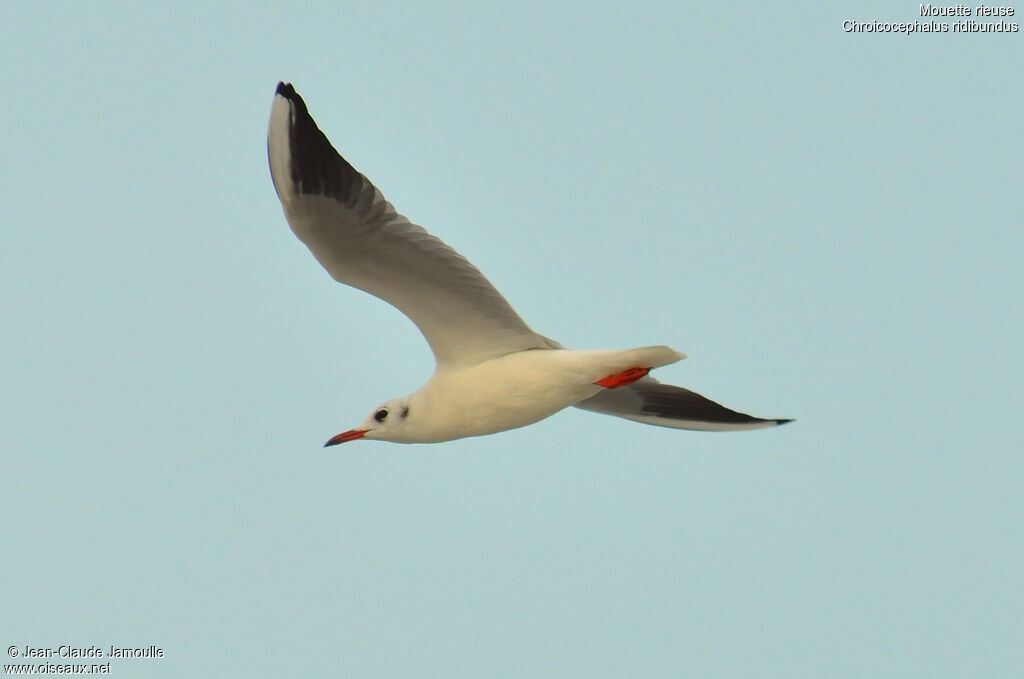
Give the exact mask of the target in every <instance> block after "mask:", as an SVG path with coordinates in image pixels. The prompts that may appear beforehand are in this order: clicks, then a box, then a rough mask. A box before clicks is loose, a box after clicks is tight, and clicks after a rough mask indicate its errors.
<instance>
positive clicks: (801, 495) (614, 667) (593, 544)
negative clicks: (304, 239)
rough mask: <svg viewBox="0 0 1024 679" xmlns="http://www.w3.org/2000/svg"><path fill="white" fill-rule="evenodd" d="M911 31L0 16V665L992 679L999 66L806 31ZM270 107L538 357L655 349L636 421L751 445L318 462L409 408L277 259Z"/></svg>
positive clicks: (358, 313) (398, 367) (724, 19)
mask: <svg viewBox="0 0 1024 679" xmlns="http://www.w3.org/2000/svg"><path fill="white" fill-rule="evenodd" d="M371 5H372V6H371ZM1018 9H1019V10H1020V9H1024V8H1018ZM917 13H918V4H917V3H916V2H904V3H895V4H894V3H891V2H875V3H871V2H854V3H811V2H804V3H789V4H788V5H787V4H783V5H780V4H778V3H766V4H763V5H762V6H760V7H750V6H748V5H747V4H746V3H733V4H721V3H694V4H681V3H668V2H666V3H651V2H639V3H638V2H633V3H628V4H626V3H621V4H620V5H619V6H601V5H600V3H598V4H595V3H583V2H580V3H530V2H525V3H524V2H514V3H512V2H508V3H504V2H502V3H468V2H467V3H450V2H449V3H440V4H439V3H424V4H410V3H405V2H385V3H358V4H355V3H315V2H314V3H305V4H303V5H302V8H301V10H298V9H296V8H295V7H291V8H287V7H284V6H282V5H281V4H271V3H234V4H232V3H219V4H211V3H181V4H179V3H174V4H173V5H171V6H168V7H157V6H155V5H150V6H145V7H143V6H135V5H128V4H125V3H70V2H65V3H54V4H50V5H48V6H46V7H43V6H38V5H32V4H29V3H3V5H2V8H0V24H2V25H3V27H4V28H3V35H4V37H3V40H0V58H2V60H3V63H4V64H5V67H4V69H3V73H2V74H0V83H2V85H3V92H4V94H5V101H6V104H5V105H4V106H3V107H2V109H0V122H2V126H3V130H4V133H3V135H2V137H3V147H2V148H3V154H2V160H0V166H2V168H3V171H2V182H0V224H2V227H3V244H2V246H0V277H2V281H3V291H4V292H3V294H2V295H0V316H2V319H3V322H2V330H0V381H2V384H3V389H2V390H0V454H2V474H0V498H2V499H0V502H2V511H0V515H2V518H0V530H2V531H3V536H4V537H3V544H4V549H3V557H2V559H0V576H2V582H0V609H2V614H0V642H2V644H3V647H7V646H10V645H15V646H17V647H19V648H22V649H23V648H24V646H26V645H29V646H34V647H39V646H49V647H54V648H55V647H56V646H58V645H60V644H65V643H66V644H71V645H74V646H77V647H86V646H90V645H93V644H95V645H98V646H100V647H102V648H104V649H106V648H107V647H109V646H110V645H115V646H138V647H148V646H149V645H150V644H154V645H156V646H159V647H161V648H163V649H164V652H165V654H166V655H165V657H164V658H162V659H157V660H141V659H140V660H121V661H118V660H114V661H113V665H112V674H113V675H114V676H122V677H180V676H239V677H242V676H245V677H253V676H300V675H310V676H347V677H422V678H432V677H567V676H576V677H623V676H643V677H669V676H702V677H779V678H786V679H794V678H801V677H807V678H816V679H817V678H820V677H857V678H862V677H876V678H881V677H893V678H896V677H899V678H901V679H905V678H907V677H929V678H932V677H986V678H993V677H1011V676H1018V675H1017V673H1018V672H1019V671H1020V668H1021V667H1022V666H1024V581H1022V573H1024V538H1022V525H1024V502H1022V500H1024V492H1022V489H1021V484H1022V480H1024V456H1022V450H1024V435H1022V433H1021V424H1022V420H1021V415H1020V403H1021V387H1020V385H1021V382H1022V381H1024V370H1022V367H1024V361H1022V359H1021V352H1020V340H1019V338H1020V336H1021V335H1022V334H1024V323H1022V314H1021V291H1022V288H1024V273H1022V272H1024V267H1022V266H1021V260H1022V255H1024V236H1022V229H1021V215H1022V195H1024V192H1022V181H1024V155H1022V153H1021V124H1022V120H1024V95H1022V90H1021V88H1020V74H1021V71H1022V67H1024V51H1022V42H1021V41H1022V37H1021V33H1016V34H985V35H980V34H975V35H958V34H953V33H946V34H915V35H898V34H897V35H892V34H885V35H874V34H848V33H845V32H844V31H843V30H842V21H843V20H844V19H848V18H851V19H857V20H860V21H870V20H876V19H877V20H887V21H913V20H915V19H918V18H919V17H918V16H917ZM1013 20H1014V21H1016V22H1017V23H1019V24H1024V17H1020V16H1018V17H1015V18H1014V19H1013ZM278 80H288V81H290V82H292V83H294V84H295V86H296V88H297V89H298V91H299V92H300V93H301V94H302V96H303V97H304V98H305V100H306V101H307V103H308V105H309V107H310V110H311V112H312V114H313V116H314V117H315V119H316V120H317V122H318V123H319V125H320V127H321V128H322V129H323V130H324V131H325V132H326V133H327V135H328V136H329V138H330V139H331V140H332V142H333V143H334V145H335V146H336V147H337V148H338V149H339V151H341V152H342V153H343V154H344V155H345V156H346V157H347V158H348V159H349V160H350V161H351V162H352V163H353V164H354V165H355V166H356V167H357V168H358V169H360V170H361V171H362V172H363V173H364V174H366V175H367V176H368V177H370V178H371V179H372V180H373V181H374V182H375V183H376V184H377V186H378V187H380V188H381V190H382V191H383V192H384V193H385V195H386V196H387V197H388V198H389V199H390V200H391V201H392V202H393V203H394V204H395V206H396V207H397V208H398V209H399V210H400V211H401V212H403V213H404V214H406V215H407V216H408V217H409V218H411V219H412V220H414V221H416V222H417V223H420V224H422V225H424V226H426V227H427V228H428V229H430V230H431V231H432V232H433V233H435V234H437V235H438V236H440V237H441V238H443V239H444V240H445V241H447V242H448V243H449V244H450V245H452V246H453V247H455V248H456V249H458V250H459V251H460V252H461V253H462V254H464V255H465V256H466V257H468V258H469V259H470V260H471V261H473V262H474V263H475V264H477V265H478V266H479V267H480V269H481V270H482V271H483V272H484V273H485V274H486V275H487V276H488V277H490V279H491V281H492V282H493V283H494V284H495V285H496V286H497V287H498V288H499V289H500V290H501V291H502V292H503V294H505V295H506V297H508V299H509V300H510V301H511V302H512V304H513V305H514V306H515V307H516V309H517V310H518V311H519V312H520V313H521V315H522V316H523V317H524V318H525V319H526V320H527V321H528V322H529V323H530V324H531V325H532V326H533V327H534V328H535V329H536V330H538V331H539V332H542V333H544V334H546V335H549V336H551V337H554V338H556V339H558V340H559V341H561V342H563V343H564V344H566V345H567V346H571V347H575V348H626V347H632V346H641V345H647V344H668V345H671V346H673V347H675V348H677V349H679V350H681V351H684V352H686V353H687V354H688V355H689V358H688V359H687V360H686V361H684V362H682V363H679V364H676V365H673V366H669V367H667V368H664V369H662V370H660V371H658V377H659V378H661V379H663V380H665V381H668V382H673V383H678V384H682V385H685V386H687V387H689V388H692V389H694V390H697V391H699V392H701V393H703V394H705V395H707V396H709V397H711V398H714V399H717V400H720V401H721V402H723V403H724V404H726V405H728V406H730V407H733V408H736V409H739V410H741V411H744V412H749V413H752V414H754V415H759V416H763V417H795V418H797V422H795V423H793V424H790V425H787V426H785V427H782V428H779V429H771V430H761V431H754V432H739V433H728V434H718V433H700V432H685V431H677V430H669V429H659V428H655V427H649V426H643V425H639V424H636V423H631V422H628V421H625V420H621V419H617V418H611V417H605V416H600V415H596V414H593V413H587V412H583V411H578V410H570V411H566V412H563V413H560V414H558V415H556V416H554V417H552V418H550V419H548V420H546V421H544V422H541V423H539V424H537V425H534V426H531V427H527V428H524V429H519V430H515V431H511V432H506V433H503V434H499V435H495V436H490V437H486V438H478V439H467V440H461V441H455V442H451V443H445V444H439V445H429V446H427V445H414V446H402V445H397V444H389V443H382V442H357V443H351V444H346V445H344V446H341V447H337V448H329V449H326V450H325V449H323V448H322V447H321V446H322V444H323V442H324V441H325V440H326V439H327V438H328V437H330V436H332V435H334V434H336V433H338V432H340V431H342V430H345V429H348V428H350V427H352V426H355V425H356V424H358V423H359V422H361V421H362V420H363V418H364V417H366V415H367V413H368V412H369V411H370V409H371V408H373V407H374V406H375V405H377V404H378V403H379V402H381V401H383V400H385V399H387V398H390V397H394V396H399V395H402V394H406V393H409V392H411V391H414V390H415V389H416V388H418V387H419V386H420V384H421V383H422V382H423V381H425V380H426V379H427V378H428V377H429V375H430V373H431V371H432V368H433V364H432V358H431V354H430V352H429V350H428V348H427V346H426V344H425V342H423V340H422V338H421V337H420V335H419V334H418V333H417V332H416V329H415V328H414V326H413V325H412V324H411V323H409V322H408V321H407V320H406V319H405V318H404V317H403V316H402V315H401V314H399V313H398V312H397V311H395V310H394V309H392V308H391V307H389V306H387V305H386V304H383V303H381V302H380V301H378V300H376V299H374V298H372V297H370V296H368V295H366V294H364V293H361V292H359V291H356V290H353V289H349V288H346V287H344V286H340V285H338V284H336V283H334V282H332V281H331V280H330V278H329V277H328V276H327V275H326V274H325V272H324V271H323V270H321V269H320V267H319V266H318V265H317V263H316V262H315V261H314V260H313V258H312V257H311V256H310V254H309V253H308V251H307V250H306V249H305V247H304V246H303V245H302V244H301V243H300V242H299V241H298V240H297V239H296V238H295V237H294V235H293V234H292V233H291V231H290V230H289V228H288V226H287V224H286V222H285V220H284V217H283V214H282V212H281V208H280V204H279V202H278V200H277V196H276V195H275V193H274V190H273V187H272V185H271V182H270V177H269V171H268V168H267V161H266V141H265V139H266V126H267V120H268V116H269V112H270V105H271V100H272V96H273V93H274V87H275V86H276V84H277V82H278ZM4 662H10V660H8V659H6V658H5V661H4Z"/></svg>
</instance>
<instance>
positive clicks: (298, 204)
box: [267, 83, 789, 446]
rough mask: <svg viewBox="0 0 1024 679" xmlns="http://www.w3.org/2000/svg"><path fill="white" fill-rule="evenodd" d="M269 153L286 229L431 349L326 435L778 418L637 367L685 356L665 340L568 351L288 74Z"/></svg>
mask: <svg viewBox="0 0 1024 679" xmlns="http://www.w3.org/2000/svg"><path fill="white" fill-rule="evenodd" d="M267 155H268V156H269V158H270V173H271V176H272V177H273V180H274V187H275V188H276V189H277V195H278V197H280V199H281V205H282V206H283V207H284V213H285V216H286V217H287V219H288V223H289V224H290V225H291V227H292V231H294V232H295V235H296V236H298V237H299V239H300V240H302V242H303V243H305V244H306V246H307V247H308V248H309V249H310V251H311V252H312V253H313V256H314V257H316V259H317V260H318V261H319V262H320V264H322V265H323V267H324V268H325V269H327V272H328V273H330V275H331V276H332V277H333V278H334V279H335V280H337V281H340V282H341V283H345V284H346V285H351V286H353V287H356V288H359V289H361V290H365V291H366V292H368V293H370V294H371V295H375V296H377V297H379V298H380V299H382V300H384V301H386V302H389V303H390V304H392V305H394V306H395V307H397V308H398V309H399V310H400V311H401V312H402V313H404V314H405V315H406V316H408V317H409V318H410V319H411V320H412V322H413V323H415V324H416V326H417V327H418V328H419V329H420V331H421V332H422V333H423V336H424V337H425V338H426V340H427V343H428V344H429V345H430V348H431V350H432V351H433V352H434V358H435V359H436V360H437V368H436V370H435V371H434V374H433V376H431V378H430V379H429V380H428V381H427V383H426V384H424V385H423V386H422V387H421V388H420V389H419V390H418V391H415V392H413V393H412V394H409V395H408V396H403V397H401V398H396V399H392V400H390V401H388V402H387V403H384V404H382V405H380V406H379V407H377V408H375V409H374V411H373V412H372V413H371V414H370V416H369V417H368V418H366V421H365V422H363V423H362V424H361V425H359V426H358V427H356V428H355V429H350V430H348V431H346V432H343V433H341V434H338V435H337V436H335V437H333V438H331V439H330V440H329V441H328V442H327V444H326V445H328V446H330V445H334V444H337V443H344V442H345V441H352V440H354V439H359V438H368V439H381V440H384V441H395V442H399V443H436V442H440V441H449V440H452V439H458V438H463V437H466V436H482V435H485V434H493V433H496V432H499V431H505V430H506V429H514V428H516V427H523V426H526V425H528V424H533V423H534V422H538V421H540V420H542V419H544V418H546V417H548V416H550V415H553V414H555V413H557V412H558V411H559V410H562V409H563V408H567V407H569V406H576V407H577V408H583V409H585V410H593V411H595V412H599V413H607V414H609V415H617V416H619V417H624V418H626V419H630V420H635V421H637V422H643V423H646V424H655V425H660V426H663V427H674V428H677V429H700V430H708V431H726V430H737V429H758V428H761V427H773V426H775V425H779V424H783V423H785V422H789V420H779V419H767V420H766V419H760V418H757V417H751V416H750V415H744V414H743V413H738V412H736V411H734V410H729V409H728V408H726V407H724V406H722V405H719V404H718V403H715V402H714V401H711V400H710V399H707V398H704V397H703V396H701V395H700V394H697V393H694V392H692V391H689V390H688V389H683V388H682V387H674V386H671V385H667V384H661V383H660V382H658V381H657V380H655V379H654V378H652V377H649V376H647V373H648V371H650V370H651V369H653V368H658V367H661V366H663V365H668V364H670V363H675V362H676V361H679V360H681V359H683V358H685V356H684V355H683V354H681V353H679V352H678V351H675V350H674V349H670V348H669V347H664V346H656V347H642V348H639V349H627V350H623V351H573V350H569V349H565V348H564V347H562V345H560V344H559V343H558V342H555V341H554V340H550V339H548V338H546V337H544V336H542V335H538V334H537V333H535V332H534V331H533V330H531V329H530V327H529V326H528V325H526V323H525V322H524V321H523V319H521V318H520V317H519V315H518V314H517V313H516V312H515V311H514V310H513V309H512V307H511V306H510V305H509V303H508V302H507V301H505V298H504V297H502V296H501V294H500V293H499V292H498V291H497V290H496V289H495V288H494V286H492V285H491V284H490V282H489V281H488V280H487V279H486V278H484V276H483V274H481V273H480V271H478V270H477V268H476V267H474V266H473V265H472V264H470V263H469V262H468V261H466V259H465V258H463V257H462V256H461V255H459V254H458V253H457V252H455V251H454V250H452V249H451V248H450V247H448V246H447V245H445V244H444V243H443V242H441V240H439V239H438V238H435V237H434V236H431V235H430V234H429V233H427V232H426V230H425V229H423V227H420V226H417V225H416V224H413V223H411V222H410V221H409V220H408V219H406V218H405V217H403V216H402V215H400V214H398V213H397V212H396V211H395V208H394V207H393V206H392V205H391V203H389V202H388V201H387V200H386V199H385V198H384V196H383V195H382V194H381V192H380V191H379V190H378V189H377V188H376V187H375V186H374V185H373V184H371V183H370V181H369V180H368V179H367V178H366V177H364V176H363V175H362V174H360V173H359V172H358V171H356V169H355V168H353V167H352V166H351V165H349V164H348V161H346V160H345V159H344V158H342V157H341V156H340V155H339V154H338V152H337V151H335V150H334V147H333V146H331V143H330V142H329V141H328V140H327V137H326V136H325V135H324V133H323V132H321V131H320V129H319V128H318V127H317V126H316V123H315V122H314V121H313V118H312V117H310V115H309V110H308V109H307V108H306V104H305V102H303V101H302V98H301V97H300V96H299V95H298V93H296V92H295V89H294V88H293V87H292V86H291V85H289V84H285V83H279V84H278V86H277V93H276V95H275V96H274V105H273V107H272V109H271V112H270V128H269V131H268V134H267Z"/></svg>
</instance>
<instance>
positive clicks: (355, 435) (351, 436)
mask: <svg viewBox="0 0 1024 679" xmlns="http://www.w3.org/2000/svg"><path fill="white" fill-rule="evenodd" d="M364 436H366V430H365V429H349V430H348V431H343V432H341V433H340V434H338V435H337V436H335V437H333V438H331V439H330V440H329V441H328V442H327V443H325V444H324V448H326V447H327V446H336V445H338V444H339V443H344V442H345V441H355V440H356V439H361V438H363V437H364Z"/></svg>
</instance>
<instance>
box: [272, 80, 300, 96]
mask: <svg viewBox="0 0 1024 679" xmlns="http://www.w3.org/2000/svg"><path fill="white" fill-rule="evenodd" d="M277 94H280V95H281V96H282V97H284V98H285V99H293V98H295V97H297V96H299V95H298V94H296V93H295V88H294V87H292V84H291V83H286V82H284V81H281V82H279V83H277Z"/></svg>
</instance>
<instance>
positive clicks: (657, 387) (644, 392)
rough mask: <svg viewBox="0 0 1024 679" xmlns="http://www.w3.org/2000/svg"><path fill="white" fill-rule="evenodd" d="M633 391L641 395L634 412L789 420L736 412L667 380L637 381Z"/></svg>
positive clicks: (676, 417)
mask: <svg viewBox="0 0 1024 679" xmlns="http://www.w3.org/2000/svg"><path fill="white" fill-rule="evenodd" d="M637 387H638V388H637V389H636V391H637V393H638V394H639V396H640V397H641V398H642V399H643V406H641V409H640V412H639V413H637V414H638V415H653V416H654V417H664V418H666V419H670V420H694V421H698V422H722V423H725V424H748V423H753V422H775V423H776V424H785V423H787V422H792V420H772V419H763V418H760V417H753V416H751V415H747V414H745V413H738V412H736V411H735V410H730V409H729V408H726V407H725V406H723V405H721V404H719V403H715V402H714V401H712V400H711V399H709V398H706V397H704V396H701V395H700V394H698V393H696V392H694V391H690V390H689V389H684V388H683V387H676V386H673V385H671V384H660V383H655V384H644V385H643V386H640V385H637Z"/></svg>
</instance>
